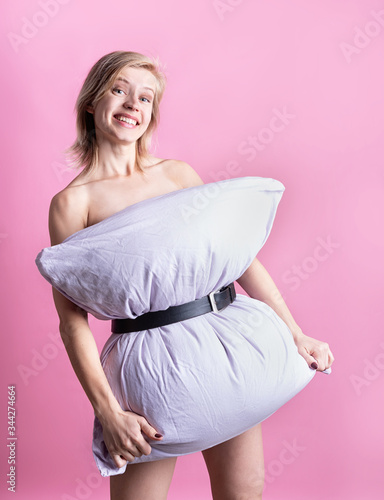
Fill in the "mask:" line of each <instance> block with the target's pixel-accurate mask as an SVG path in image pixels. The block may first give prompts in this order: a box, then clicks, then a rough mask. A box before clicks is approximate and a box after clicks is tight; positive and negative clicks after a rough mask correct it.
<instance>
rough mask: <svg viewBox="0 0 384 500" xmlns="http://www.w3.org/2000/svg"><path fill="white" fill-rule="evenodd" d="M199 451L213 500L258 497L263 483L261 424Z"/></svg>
mask: <svg viewBox="0 0 384 500" xmlns="http://www.w3.org/2000/svg"><path fill="white" fill-rule="evenodd" d="M202 453H203V456H204V460H205V463H206V465H207V469H208V473H209V477H210V480H211V489H212V495H213V499H214V500H261V498H262V493H263V487H264V455H263V441H262V433H261V424H258V425H256V426H255V427H252V428H251V429H249V430H248V431H246V432H243V434H240V435H239V436H236V437H234V438H232V439H229V440H228V441H225V442H224V443H221V444H218V445H216V446H213V447H212V448H208V449H207V450H204V451H203V452H202Z"/></svg>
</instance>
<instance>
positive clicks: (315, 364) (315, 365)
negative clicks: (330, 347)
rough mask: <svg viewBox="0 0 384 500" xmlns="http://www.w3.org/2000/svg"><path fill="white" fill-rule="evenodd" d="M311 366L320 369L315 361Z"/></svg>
mask: <svg viewBox="0 0 384 500" xmlns="http://www.w3.org/2000/svg"><path fill="white" fill-rule="evenodd" d="M311 368H313V369H314V370H317V369H318V366H317V363H315V362H313V363H312V364H311Z"/></svg>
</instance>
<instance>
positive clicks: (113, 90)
mask: <svg viewBox="0 0 384 500" xmlns="http://www.w3.org/2000/svg"><path fill="white" fill-rule="evenodd" d="M112 92H122V93H123V94H124V91H123V90H121V89H119V88H117V87H115V88H114V89H112ZM118 95H122V94H118Z"/></svg>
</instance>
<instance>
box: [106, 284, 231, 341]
mask: <svg viewBox="0 0 384 500" xmlns="http://www.w3.org/2000/svg"><path fill="white" fill-rule="evenodd" d="M235 298H236V291H235V285H234V283H230V284H229V285H227V286H224V287H221V288H220V289H219V290H215V291H214V292H211V293H209V294H208V295H206V296H205V297H201V298H200V299H196V300H192V301H191V302H187V303H186V304H180V305H178V306H171V307H169V308H168V309H165V310H164V311H149V312H147V313H145V314H143V315H141V316H138V317H137V318H125V319H113V320H112V325H111V326H112V328H111V330H112V332H113V333H129V332H138V331H140V330H149V329H150V328H156V327H158V326H164V325H170V324H172V323H177V322H178V321H182V320H183V319H189V318H194V317H195V316H200V315H201V314H206V313H208V312H212V311H214V312H218V311H221V310H222V309H224V308H225V307H227V306H228V305H229V304H231V303H232V302H233V301H234V300H235Z"/></svg>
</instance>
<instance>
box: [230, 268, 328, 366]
mask: <svg viewBox="0 0 384 500" xmlns="http://www.w3.org/2000/svg"><path fill="white" fill-rule="evenodd" d="M237 282H238V283H239V285H240V286H241V287H242V288H243V289H244V290H245V291H246V292H247V294H248V295H249V296H250V297H252V298H254V299H257V300H260V301H262V302H265V303H266V304H268V305H269V306H270V307H271V308H272V309H273V310H274V311H275V312H276V314H277V315H278V316H279V317H280V318H281V319H282V320H283V321H284V323H285V324H286V325H287V326H288V328H289V330H290V331H291V333H292V336H293V339H294V341H295V344H296V346H297V348H298V351H299V353H300V354H301V355H302V356H303V358H304V359H305V360H306V361H307V363H308V365H310V366H312V368H314V369H318V370H319V371H324V370H325V369H327V368H329V367H330V366H331V365H332V363H333V361H334V357H333V354H332V352H331V350H330V348H329V345H328V344H327V343H326V342H322V341H320V340H316V339H313V338H311V337H308V336H307V335H305V334H304V333H303V332H302V330H301V328H300V327H299V325H298V324H297V323H296V321H295V320H294V319H293V316H292V314H291V312H290V311H289V309H288V306H287V304H286V303H285V301H284V299H283V297H282V295H281V293H280V291H279V290H278V288H277V286H276V284H275V283H274V281H273V280H272V278H271V276H270V275H269V274H268V272H267V270H266V269H265V267H264V266H263V265H262V264H261V262H260V261H259V260H258V259H257V258H255V259H254V260H253V261H252V263H251V265H250V266H249V267H248V269H247V270H246V271H245V273H243V275H242V276H240V278H239V279H238V280H237Z"/></svg>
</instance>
